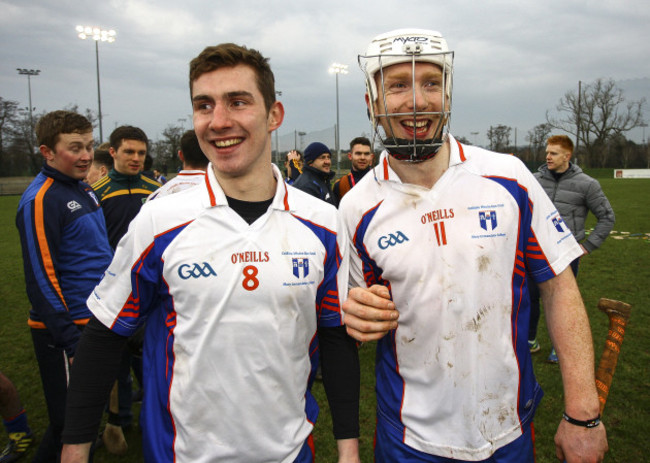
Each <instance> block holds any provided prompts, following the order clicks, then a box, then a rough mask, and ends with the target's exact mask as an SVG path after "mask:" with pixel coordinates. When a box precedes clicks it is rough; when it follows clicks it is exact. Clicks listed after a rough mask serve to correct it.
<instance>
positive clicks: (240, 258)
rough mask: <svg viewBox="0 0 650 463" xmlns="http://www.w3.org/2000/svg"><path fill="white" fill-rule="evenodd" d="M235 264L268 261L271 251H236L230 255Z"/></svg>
mask: <svg viewBox="0 0 650 463" xmlns="http://www.w3.org/2000/svg"><path fill="white" fill-rule="evenodd" d="M230 260H231V261H232V263H233V264H237V263H239V264H247V263H250V262H268V261H269V253H268V252H266V251H246V252H236V253H234V254H233V255H232V256H230Z"/></svg>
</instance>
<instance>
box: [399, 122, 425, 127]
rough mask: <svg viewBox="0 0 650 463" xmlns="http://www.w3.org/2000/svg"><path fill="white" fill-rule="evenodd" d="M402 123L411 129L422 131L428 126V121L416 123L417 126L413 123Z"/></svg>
mask: <svg viewBox="0 0 650 463" xmlns="http://www.w3.org/2000/svg"><path fill="white" fill-rule="evenodd" d="M402 123H403V124H404V125H407V126H409V127H416V128H418V129H421V128H422V127H426V126H427V124H428V122H427V121H416V122H415V124H413V121H403V122H402Z"/></svg>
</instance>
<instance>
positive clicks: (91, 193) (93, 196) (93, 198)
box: [87, 190, 99, 206]
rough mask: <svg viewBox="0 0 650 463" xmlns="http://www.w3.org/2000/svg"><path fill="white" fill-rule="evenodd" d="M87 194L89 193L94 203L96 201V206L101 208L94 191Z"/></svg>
mask: <svg viewBox="0 0 650 463" xmlns="http://www.w3.org/2000/svg"><path fill="white" fill-rule="evenodd" d="M87 193H88V196H90V197H91V199H92V200H93V201H95V204H96V205H97V206H99V199H97V196H95V192H94V191H92V190H88V191H87Z"/></svg>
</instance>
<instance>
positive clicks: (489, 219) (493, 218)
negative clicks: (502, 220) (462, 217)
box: [478, 211, 497, 231]
mask: <svg viewBox="0 0 650 463" xmlns="http://www.w3.org/2000/svg"><path fill="white" fill-rule="evenodd" d="M478 221H479V223H480V224H481V228H482V229H483V230H485V231H492V230H494V229H495V228H497V211H481V212H479V213H478Z"/></svg>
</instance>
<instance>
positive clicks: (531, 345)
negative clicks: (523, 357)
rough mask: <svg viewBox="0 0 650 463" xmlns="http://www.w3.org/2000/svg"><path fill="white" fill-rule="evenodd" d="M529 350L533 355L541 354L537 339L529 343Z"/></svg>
mask: <svg viewBox="0 0 650 463" xmlns="http://www.w3.org/2000/svg"><path fill="white" fill-rule="evenodd" d="M528 349H530V353H531V354H534V353H535V352H539V350H540V349H541V347H540V346H539V342H537V338H535V339H533V340H532V341H528Z"/></svg>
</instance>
